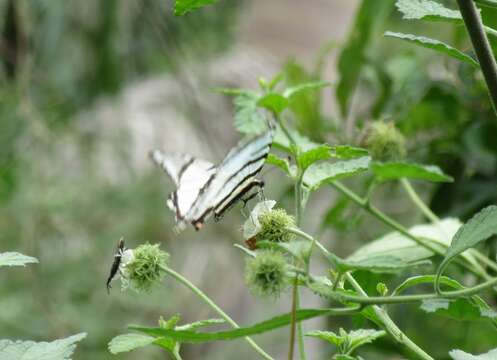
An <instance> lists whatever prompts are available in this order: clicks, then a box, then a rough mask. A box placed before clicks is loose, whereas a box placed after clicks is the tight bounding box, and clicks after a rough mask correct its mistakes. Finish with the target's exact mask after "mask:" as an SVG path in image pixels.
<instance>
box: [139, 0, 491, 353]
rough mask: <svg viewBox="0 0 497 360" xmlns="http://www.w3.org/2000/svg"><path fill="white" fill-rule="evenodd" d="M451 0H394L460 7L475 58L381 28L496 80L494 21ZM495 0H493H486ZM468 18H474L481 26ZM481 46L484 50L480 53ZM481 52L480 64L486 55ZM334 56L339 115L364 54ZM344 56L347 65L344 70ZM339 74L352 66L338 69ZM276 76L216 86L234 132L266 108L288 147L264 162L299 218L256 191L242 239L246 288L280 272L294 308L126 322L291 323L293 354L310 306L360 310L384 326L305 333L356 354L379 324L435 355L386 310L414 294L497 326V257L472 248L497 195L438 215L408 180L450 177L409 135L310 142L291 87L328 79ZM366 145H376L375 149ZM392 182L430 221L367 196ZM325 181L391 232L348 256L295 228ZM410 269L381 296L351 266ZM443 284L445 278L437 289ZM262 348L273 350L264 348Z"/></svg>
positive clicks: (278, 283)
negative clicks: (496, 304) (236, 316)
mask: <svg viewBox="0 0 497 360" xmlns="http://www.w3.org/2000/svg"><path fill="white" fill-rule="evenodd" d="M203 3H205V2H203ZM203 3H202V4H203ZM459 4H460V6H461V11H462V17H461V15H460V14H459V12H457V11H456V10H450V9H447V8H445V7H444V6H443V5H441V4H439V3H436V2H433V1H428V0H416V1H412V2H409V1H405V0H399V1H397V3H396V5H397V8H398V9H399V10H400V11H401V12H403V13H404V15H405V17H406V18H409V19H421V20H429V21H432V20H438V21H449V22H462V19H464V23H465V25H466V27H467V29H468V30H469V32H470V34H471V35H472V36H471V40H472V42H473V44H474V46H475V49H476V53H477V55H478V59H477V60H478V61H477V60H475V59H474V58H473V57H471V56H470V55H467V54H465V53H463V52H461V51H459V50H457V49H456V48H454V47H452V46H449V45H447V44H445V43H444V42H442V41H439V40H433V39H430V38H426V37H419V36H414V35H411V34H400V33H393V32H387V33H385V35H386V36H390V37H395V38H400V39H403V40H407V41H408V42H410V43H413V44H415V45H420V46H422V47H427V48H430V49H433V50H435V51H438V52H441V53H443V54H445V55H448V56H450V57H452V58H454V59H457V60H459V61H463V62H466V63H467V64H468V65H470V66H471V67H472V68H476V69H478V68H479V67H480V64H481V67H482V70H483V72H484V75H485V80H486V83H487V85H488V86H489V88H490V89H491V91H490V92H491V93H492V87H493V86H494V85H497V76H494V74H492V69H490V70H488V69H485V66H490V67H495V66H494V65H492V64H494V63H495V61H494V60H493V57H492V56H493V55H492V54H491V53H490V51H489V47H488V42H487V40H486V37H485V32H487V33H488V34H490V35H492V36H494V35H495V31H494V30H493V29H492V28H490V27H488V26H487V27H484V26H483V25H482V23H481V20H480V19H479V16H476V18H473V19H469V18H468V16H467V11H473V10H474V9H473V10H471V9H470V10H468V9H467V6H466V5H467V4H465V3H464V1H459ZM392 5H393V2H382V3H381V4H380V3H379V2H374V3H373V2H368V1H365V2H363V5H362V7H361V8H360V10H359V15H358V20H357V21H358V23H359V25H360V26H361V27H362V28H359V29H358V30H355V31H359V32H361V31H368V32H372V31H373V30H374V29H375V28H376V26H377V24H376V21H379V20H378V19H380V20H381V16H378V17H377V18H376V20H372V19H368V20H366V19H365V18H364V19H362V20H361V16H365V15H366V14H369V13H371V11H372V9H373V8H376V10H377V11H379V12H380V14H387V13H388V11H389V7H390V6H392ZM487 5H489V4H487ZM493 5H494V4H492V3H491V4H490V6H493ZM195 6H197V5H195ZM465 8H466V9H465ZM475 21H476V23H475ZM475 27H478V29H477V30H478V31H476V30H475ZM473 32H475V33H477V34H476V35H475V34H473ZM370 36H371V33H368V35H367V37H366V38H365V42H368V41H367V40H368V39H369V37H370ZM475 36H476V37H479V38H475ZM356 37H357V36H356ZM480 46H484V47H485V49H484V50H481V49H479V47H480ZM348 47H349V48H348V49H346V50H344V51H343V53H342V59H341V60H342V61H345V59H346V58H347V57H349V56H351V55H350V54H352V53H354V54H357V52H359V53H361V52H362V53H364V52H365V44H363V43H357V42H351V43H349V44H348ZM488 57H491V58H490V59H488ZM485 63H486V64H487V65H484V64H485ZM342 64H343V69H342V81H341V83H340V84H339V86H338V88H337V97H338V100H339V103H340V105H341V110H342V113H343V114H345V115H347V113H348V112H350V111H352V110H351V109H350V108H349V106H350V104H349V102H350V96H351V94H352V92H353V90H354V88H355V87H356V86H357V84H358V82H359V80H360V75H361V74H360V72H357V68H359V67H361V66H362V65H361V64H360V63H359V64H358V62H357V61H355V62H354V61H352V62H350V63H347V64H345V62H343V63H342ZM346 67H347V70H345V68H346ZM351 67H356V69H351ZM351 71H353V72H351ZM286 75H288V74H286ZM347 76H349V77H350V78H349V79H347V80H344V78H346V77H347ZM283 79H284V76H281V75H278V76H276V77H275V78H274V79H272V80H271V81H267V80H264V79H261V80H260V81H259V83H260V90H259V91H258V92H256V91H252V90H245V89H224V90H223V92H225V93H227V94H230V95H234V96H235V104H236V106H235V127H236V128H237V130H238V131H240V132H241V133H242V134H244V135H253V134H257V133H258V132H260V131H261V129H264V123H265V121H266V120H265V117H271V118H272V121H274V123H275V126H276V129H277V130H276V132H277V134H276V136H275V140H274V148H275V149H276V150H277V151H278V152H280V153H283V154H284V157H280V156H278V155H276V154H272V155H271V156H270V157H268V159H267V163H268V164H270V165H274V166H276V167H278V168H279V169H280V170H281V171H282V172H283V173H284V174H285V175H286V176H287V177H288V180H289V182H291V183H293V187H294V192H293V197H294V202H295V206H294V207H295V222H294V223H293V221H291V220H290V218H288V219H287V220H281V219H283V217H284V216H287V215H286V214H284V213H282V212H281V210H274V209H272V208H273V207H274V205H275V202H270V203H268V202H267V201H266V202H264V203H261V204H265V205H264V206H266V207H267V208H266V210H265V211H262V210H261V209H262V206H261V204H258V205H256V207H255V208H254V211H253V214H251V216H250V217H249V219H248V220H247V222H252V224H250V223H249V224H247V223H246V224H245V226H244V234H245V237H246V239H249V238H254V239H256V240H257V241H255V242H254V243H252V244H251V246H252V247H253V248H254V249H255V250H254V249H252V250H249V249H243V248H242V249H243V251H244V253H245V254H246V255H247V257H248V260H247V281H248V283H249V285H251V286H252V287H253V288H254V289H256V291H254V292H255V293H256V294H259V295H267V294H270V295H273V296H275V295H276V296H278V295H281V293H282V291H284V289H285V286H284V284H287V283H288V282H290V283H291V284H292V290H291V291H290V292H289V293H288V295H289V296H291V297H292V299H293V301H292V307H291V309H290V312H289V313H288V314H284V315H280V316H277V317H275V318H272V319H269V320H266V321H263V322H261V323H257V324H255V325H253V326H250V327H244V328H237V329H235V330H225V331H220V332H207V333H205V332H197V331H191V330H179V329H177V328H171V327H170V328H167V329H166V328H164V327H159V328H145V327H136V326H133V327H132V329H134V330H135V331H138V332H141V333H144V334H146V335H148V336H152V338H153V339H161V338H167V339H172V340H174V341H178V342H192V343H199V342H206V341H213V340H233V339H237V338H239V337H243V336H248V335H254V334H260V333H263V332H266V331H269V330H272V329H275V328H278V327H282V326H287V325H289V326H290V329H291V332H290V340H289V342H290V347H289V353H288V358H289V359H293V358H294V342H295V341H296V340H298V344H299V356H300V358H301V359H305V358H306V351H305V348H304V340H303V336H304V334H303V331H302V328H301V326H300V324H301V321H303V320H304V319H308V318H312V317H315V316H350V315H352V314H357V315H359V316H362V317H364V318H365V319H367V320H369V321H371V322H372V323H373V324H375V325H376V326H377V327H379V328H381V329H383V331H376V330H364V329H358V330H354V331H351V332H349V333H347V332H345V331H344V330H343V329H340V330H339V334H338V335H337V334H336V333H333V332H331V331H313V332H310V333H308V335H309V336H314V337H319V338H322V339H325V340H327V341H329V342H331V343H332V344H334V345H335V346H336V347H337V349H338V353H337V354H336V355H335V356H334V358H336V359H358V358H359V357H354V356H353V355H352V352H353V351H354V350H355V349H356V348H357V347H359V346H361V345H363V344H365V343H367V342H370V341H372V340H374V339H376V338H378V337H380V336H383V335H385V336H389V337H391V338H392V339H394V340H395V341H396V342H397V343H398V344H399V345H400V348H399V350H400V351H406V354H408V355H409V356H410V357H414V358H420V359H433V358H434V357H433V356H431V355H430V354H429V349H422V348H421V347H420V346H419V345H418V344H416V342H415V341H413V340H412V339H411V338H410V337H409V336H408V335H407V334H405V333H404V332H403V331H402V330H401V329H400V328H399V326H398V325H397V324H396V323H395V322H394V321H393V320H392V318H391V316H390V315H389V312H388V308H387V306H388V305H391V304H400V303H404V304H405V303H412V302H415V303H419V302H420V303H421V306H420V309H422V310H423V311H425V312H427V313H430V314H432V313H436V314H439V315H442V316H450V317H455V318H457V319H460V320H463V319H464V320H467V319H470V320H476V319H478V320H486V321H489V322H490V323H491V324H493V326H494V327H495V326H497V316H496V312H495V311H494V310H493V309H492V308H491V307H490V306H489V305H488V303H487V301H486V300H485V299H484V298H483V297H481V296H480V294H484V293H485V294H492V293H494V292H495V287H496V285H497V277H495V273H496V272H497V263H496V262H495V261H494V260H493V259H492V258H491V257H489V256H487V255H485V254H484V253H482V252H481V251H480V250H479V249H477V245H478V244H480V243H483V242H485V241H486V240H488V239H490V238H492V236H493V235H495V234H496V233H497V230H496V229H497V207H496V206H488V207H485V208H484V209H482V210H481V211H479V212H478V213H477V214H476V215H474V216H473V217H472V218H471V219H470V220H469V221H467V222H466V223H465V224H462V223H461V222H459V221H458V220H454V219H439V218H438V216H436V215H435V214H434V213H433V212H432V211H431V210H430V208H429V206H427V205H426V204H425V203H424V202H423V201H422V200H421V198H420V197H419V195H418V194H417V192H416V190H415V189H414V188H413V187H412V185H411V182H410V181H411V180H422V181H428V182H433V183H451V182H453V181H454V179H453V178H452V177H451V176H448V175H446V174H445V173H444V172H443V171H442V170H441V169H440V168H439V167H437V166H434V165H421V164H418V163H415V162H412V161H407V160H404V157H405V155H406V150H405V140H404V137H403V136H402V134H401V132H399V130H397V129H396V128H395V126H394V124H393V123H390V124H386V123H382V122H376V123H372V124H370V125H369V126H368V127H367V128H366V141H364V145H365V146H366V148H359V147H357V146H354V145H348V144H347V145H344V144H341V143H340V144H339V145H334V146H331V145H328V144H326V143H316V142H314V141H312V140H311V139H309V138H307V137H306V136H305V135H304V134H302V133H301V132H299V131H298V130H297V128H298V121H299V115H301V114H295V112H294V109H296V108H298V107H297V106H295V104H294V103H295V102H298V101H303V100H302V98H298V96H297V95H300V94H304V93H305V94H308V93H319V92H320V91H321V89H322V88H324V87H326V86H329V85H330V84H329V83H326V82H323V81H319V80H316V81H312V82H308V83H300V84H294V83H293V84H291V85H288V86H287V87H285V86H281V82H282V80H283ZM386 101H388V99H387V100H385V99H383V100H382V102H383V103H385V102H386ZM379 104H381V103H379ZM383 105H384V104H383ZM383 105H382V106H383ZM292 113H293V115H294V117H293V121H294V124H295V127H294V126H291V125H289V121H288V120H289V117H290V116H291V114H292ZM289 115H290V116H289ZM347 116H350V115H347ZM316 119H317V120H316V121H321V119H320V118H319V117H318V118H316ZM343 132H345V134H344V133H342V134H340V131H337V132H336V135H337V137H339V138H346V137H347V134H346V132H347V128H346V126H345V127H344V128H343ZM369 154H371V155H373V158H372V157H371V156H370V155H369ZM349 178H362V179H363V180H364V179H365V180H366V181H364V182H365V183H366V184H367V186H366V188H365V190H366V191H365V195H362V196H361V195H358V194H357V193H356V191H354V190H352V188H351V187H350V186H349V185H345V184H344V183H342V180H343V179H349ZM392 182H399V183H400V184H401V186H402V187H403V189H404V190H405V191H406V194H407V196H408V198H409V199H410V200H411V201H412V204H413V205H414V206H415V207H416V208H417V209H418V210H419V211H420V212H421V213H422V214H423V215H424V216H426V217H427V218H428V219H429V220H430V221H431V223H428V224H423V225H418V226H414V227H412V228H407V227H405V226H404V225H402V224H401V223H400V222H398V221H397V220H395V219H394V218H393V217H391V216H390V215H388V214H387V213H386V212H384V211H383V210H380V209H379V208H378V207H376V206H375V205H373V200H374V195H375V192H376V190H377V189H378V188H379V187H380V186H382V185H383V184H387V185H388V184H391V183H392ZM390 186H391V185H390ZM327 187H328V188H332V189H334V190H336V191H337V192H338V193H339V194H341V196H342V197H343V198H345V199H346V200H347V201H348V202H351V203H355V204H356V205H357V207H358V208H359V211H361V210H362V211H365V212H366V213H368V214H369V215H371V216H372V217H373V218H375V219H376V220H378V221H379V222H381V223H383V224H384V225H385V226H386V227H388V228H390V229H391V230H392V231H393V232H392V233H390V234H389V235H387V236H386V237H384V238H381V239H378V240H376V241H374V242H372V243H371V244H367V245H365V246H363V247H362V248H359V249H358V250H357V251H356V252H355V253H354V254H352V255H351V256H348V257H345V258H342V257H339V256H338V255H337V254H335V253H334V252H333V251H330V250H329V249H327V248H326V247H325V246H323V245H322V244H321V242H320V240H319V239H318V238H317V237H315V236H311V235H309V234H307V233H306V232H304V231H303V230H302V229H301V226H302V219H303V216H304V212H305V208H306V205H307V203H308V200H309V198H310V196H311V194H312V193H314V192H316V191H318V190H321V191H322V189H323V188H327ZM333 209H336V208H333ZM254 214H255V215H254ZM269 217H272V218H273V219H278V221H266V220H267V218H269ZM254 218H255V219H256V220H254ZM282 224H283V225H284V226H282ZM275 234H277V237H278V239H284V240H283V241H282V240H274V237H275V236H276V235H275ZM259 235H260V237H259ZM290 235H293V236H294V237H295V238H292V237H290ZM316 250H317V251H319V252H320V253H321V254H322V255H323V256H324V257H325V259H326V260H327V261H328V265H329V270H328V273H327V274H325V276H317V275H314V274H312V272H311V267H310V262H311V259H312V257H313V255H314V254H315V252H316ZM440 259H442V261H441V262H440V263H439V264H438V265H436V272H435V274H433V273H431V272H430V271H431V270H430V269H433V267H432V266H433V265H432V261H434V262H436V263H438V262H439V261H440ZM430 260H432V261H430ZM449 263H453V264H454V265H457V268H458V271H464V272H467V274H471V275H470V276H471V277H472V279H473V281H474V282H475V281H477V280H479V283H478V284H476V285H475V284H472V285H469V286H464V285H461V284H460V283H459V282H457V281H456V280H454V279H452V278H451V277H448V276H444V275H443V274H444V273H445V270H446V269H447V268H448V267H449ZM423 269H424V271H423ZM406 270H409V271H410V272H411V273H412V272H416V275H415V276H409V277H407V278H405V279H404V280H403V281H402V282H401V284H400V285H398V286H396V287H395V289H394V290H393V291H392V292H391V294H389V291H388V287H387V285H386V284H385V282H377V283H375V284H374V286H375V288H376V290H377V292H378V293H379V294H380V296H371V295H370V294H368V293H367V291H366V290H365V289H364V288H363V286H364V285H363V284H361V283H360V282H359V281H358V280H357V279H356V276H357V275H356V274H360V273H361V272H367V273H373V274H375V273H377V274H397V275H398V276H402V274H403V273H405V271H406ZM421 271H422V272H421ZM286 277H289V278H290V279H291V281H287V280H286ZM385 279H387V278H385ZM422 284H430V285H431V286H432V287H433V289H434V290H433V291H431V292H430V291H428V292H417V291H415V290H416V287H418V286H419V285H422ZM302 287H305V288H308V289H309V290H311V291H312V292H313V293H315V294H316V295H319V296H321V297H324V298H326V299H329V300H330V301H331V302H332V303H334V304H336V306H339V307H337V308H329V309H328V308H325V309H300V307H299V289H300V288H302ZM442 287H444V289H443V290H442ZM408 289H409V290H410V291H411V292H412V291H413V290H414V291H415V293H410V294H403V293H404V292H405V291H406V290H408ZM447 289H450V290H447ZM491 331H495V329H492V330H491ZM154 341H156V340H154ZM255 349H256V350H257V348H255ZM450 355H451V356H452V357H453V358H455V359H457V358H460V356H461V352H460V351H452V352H451V353H450ZM262 356H263V357H265V358H270V357H268V355H267V354H263V355H262Z"/></svg>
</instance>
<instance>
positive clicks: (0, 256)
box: [0, 252, 38, 266]
mask: <svg viewBox="0 0 497 360" xmlns="http://www.w3.org/2000/svg"><path fill="white" fill-rule="evenodd" d="M32 263H38V259H36V258H34V257H31V256H26V255H23V254H20V253H17V252H4V253H0V266H25V265H26V264H32Z"/></svg>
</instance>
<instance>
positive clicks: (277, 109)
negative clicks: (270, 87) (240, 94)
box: [257, 92, 288, 114]
mask: <svg viewBox="0 0 497 360" xmlns="http://www.w3.org/2000/svg"><path fill="white" fill-rule="evenodd" d="M257 105H258V106H260V107H263V108H266V109H268V110H270V111H272V112H274V113H276V114H280V113H281V112H282V111H283V110H285V109H286V108H287V107H288V99H287V98H286V97H284V96H282V95H280V94H278V93H274V92H271V93H268V94H266V95H263V96H261V97H260V98H259V100H258V101H257Z"/></svg>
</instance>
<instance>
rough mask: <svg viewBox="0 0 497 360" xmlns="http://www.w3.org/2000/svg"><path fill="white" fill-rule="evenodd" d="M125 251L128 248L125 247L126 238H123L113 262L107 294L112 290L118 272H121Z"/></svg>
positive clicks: (119, 242)
mask: <svg viewBox="0 0 497 360" xmlns="http://www.w3.org/2000/svg"><path fill="white" fill-rule="evenodd" d="M125 251H126V248H125V247H124V238H121V239H119V241H118V242H117V250H116V254H115V255H114V261H113V262H112V266H111V269H110V274H109V277H108V278H107V292H110V288H111V287H112V286H111V284H110V283H111V282H112V280H113V279H114V277H115V276H116V275H117V272H118V271H119V267H120V265H121V259H122V257H123V255H124V252H125Z"/></svg>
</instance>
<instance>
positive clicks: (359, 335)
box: [348, 329, 386, 352]
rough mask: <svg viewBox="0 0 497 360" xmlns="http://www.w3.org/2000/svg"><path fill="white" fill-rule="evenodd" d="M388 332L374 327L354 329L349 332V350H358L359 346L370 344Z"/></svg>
mask: <svg viewBox="0 0 497 360" xmlns="http://www.w3.org/2000/svg"><path fill="white" fill-rule="evenodd" d="M385 335H386V332H385V331H383V330H380V331H378V330H373V329H359V330H353V331H351V332H349V333H348V338H349V352H352V351H354V350H356V349H357V348H358V347H360V346H363V345H366V344H369V343H371V342H373V341H374V340H376V339H378V338H380V337H382V336H385Z"/></svg>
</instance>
